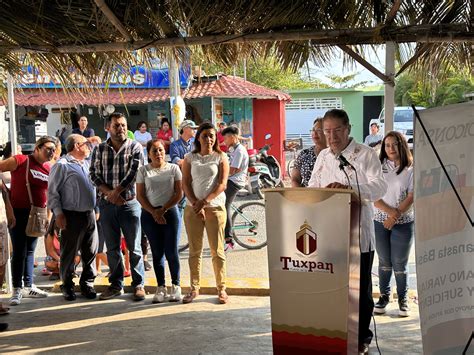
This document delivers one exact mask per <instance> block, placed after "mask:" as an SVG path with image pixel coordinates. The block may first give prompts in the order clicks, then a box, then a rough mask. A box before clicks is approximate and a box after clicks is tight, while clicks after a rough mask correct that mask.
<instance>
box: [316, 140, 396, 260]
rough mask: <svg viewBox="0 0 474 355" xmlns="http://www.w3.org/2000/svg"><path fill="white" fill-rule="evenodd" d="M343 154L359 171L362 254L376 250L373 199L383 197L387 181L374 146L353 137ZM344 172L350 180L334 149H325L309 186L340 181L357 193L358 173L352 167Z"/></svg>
mask: <svg viewBox="0 0 474 355" xmlns="http://www.w3.org/2000/svg"><path fill="white" fill-rule="evenodd" d="M341 154H342V155H343V156H344V157H345V158H346V159H347V161H348V162H349V163H351V164H352V165H353V166H354V167H355V168H356V170H357V177H358V179H359V187H360V198H361V200H362V208H361V236H360V248H361V251H362V252H363V253H366V252H369V251H371V250H374V249H375V231H374V210H373V202H374V201H377V200H379V199H381V198H382V196H383V195H384V194H385V192H386V191H387V183H386V182H385V181H384V179H383V177H382V167H381V164H380V160H379V158H378V157H377V154H376V153H375V150H373V149H372V148H370V147H368V146H366V145H364V144H360V143H357V142H356V141H354V139H351V142H350V143H349V145H348V146H347V147H346V148H345V149H344V150H343V151H342V152H341ZM345 171H346V173H347V175H348V176H349V181H347V177H346V175H345V174H344V172H342V171H341V170H340V169H339V161H338V160H337V159H336V156H335V155H334V153H333V152H332V151H331V149H329V148H326V149H323V150H322V151H321V152H320V153H319V154H318V158H317V159H316V163H315V164H314V168H313V173H312V174H311V179H310V180H309V183H308V187H326V186H327V185H329V184H330V183H332V182H339V183H341V184H344V185H350V186H351V187H352V189H353V190H354V191H356V192H358V189H357V181H356V176H355V172H354V171H353V170H352V169H350V168H345ZM336 212H337V211H335V213H336Z"/></svg>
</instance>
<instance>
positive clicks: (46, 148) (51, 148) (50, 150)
mask: <svg viewBox="0 0 474 355" xmlns="http://www.w3.org/2000/svg"><path fill="white" fill-rule="evenodd" d="M42 148H44V149H45V150H46V151H48V153H54V152H55V151H56V147H47V146H45V145H44V146H42Z"/></svg>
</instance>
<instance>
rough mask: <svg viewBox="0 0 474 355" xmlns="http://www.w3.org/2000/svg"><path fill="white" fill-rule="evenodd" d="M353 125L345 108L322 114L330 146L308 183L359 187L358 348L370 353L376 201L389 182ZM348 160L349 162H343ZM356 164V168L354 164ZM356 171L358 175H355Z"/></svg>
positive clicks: (325, 150)
mask: <svg viewBox="0 0 474 355" xmlns="http://www.w3.org/2000/svg"><path fill="white" fill-rule="evenodd" d="M350 131H351V126H350V123H349V117H348V116H347V113H346V112H345V111H344V110H339V109H333V110H329V111H328V112H326V114H325V115H324V118H323V133H324V135H325V136H326V140H327V143H328V148H326V149H324V150H322V151H321V152H320V153H319V155H318V158H317V159H316V163H315V165H314V168H313V173H312V175H311V179H310V181H309V184H308V187H323V188H343V189H354V190H355V191H357V192H359V191H360V199H361V202H362V206H361V221H360V224H361V226H360V227H361V235H360V251H361V257H360V296H359V351H360V352H361V353H367V352H368V348H369V344H370V342H371V340H372V332H371V330H370V328H369V327H370V319H371V317H372V311H373V308H374V300H373V298H372V277H371V270H372V263H373V258H374V249H375V233H374V223H373V217H374V211H373V202H374V201H377V200H378V199H380V198H382V197H383V196H384V194H385V192H386V190H387V184H386V183H385V182H384V180H383V177H382V167H381V164H380V161H379V159H378V157H377V154H376V152H375V151H374V150H373V149H372V148H370V147H368V146H366V145H363V144H360V143H357V142H356V141H355V140H354V139H353V138H351V137H349V134H350ZM344 160H346V161H347V162H348V163H349V164H350V165H349V166H343V165H344V164H341V161H343V162H344ZM352 167H353V168H352ZM356 172H357V176H356Z"/></svg>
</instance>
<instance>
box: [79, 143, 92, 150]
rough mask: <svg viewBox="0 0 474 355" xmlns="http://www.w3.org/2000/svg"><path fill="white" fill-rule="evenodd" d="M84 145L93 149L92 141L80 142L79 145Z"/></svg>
mask: <svg viewBox="0 0 474 355" xmlns="http://www.w3.org/2000/svg"><path fill="white" fill-rule="evenodd" d="M84 145H85V146H87V148H89V149H92V143H91V142H89V141H86V142H82V143H79V147H82V146H84Z"/></svg>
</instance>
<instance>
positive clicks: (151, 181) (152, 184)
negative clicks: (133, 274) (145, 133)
mask: <svg viewBox="0 0 474 355" xmlns="http://www.w3.org/2000/svg"><path fill="white" fill-rule="evenodd" d="M147 150H148V155H149V157H150V159H151V162H150V164H147V165H145V166H142V167H140V169H139V170H138V173H137V199H138V201H139V202H140V204H141V205H142V209H143V210H142V216H141V224H142V228H143V231H144V232H145V234H146V236H147V237H148V240H149V242H150V247H151V253H152V255H153V266H154V269H155V275H156V281H157V284H158V287H157V289H156V293H155V296H154V297H153V303H161V302H164V301H170V302H177V301H180V300H181V288H180V285H179V284H180V279H179V275H180V266H179V255H178V242H179V235H178V230H179V225H180V223H181V218H180V213H179V212H178V207H177V203H178V201H179V200H181V198H182V197H183V192H182V184H181V170H180V169H179V167H178V166H177V165H176V164H171V163H167V162H166V159H165V155H166V153H165V145H164V142H163V141H162V140H160V139H154V140H152V141H149V142H148V144H147ZM165 256H166V260H167V261H168V266H169V269H170V275H171V289H170V292H168V290H167V288H166V285H165Z"/></svg>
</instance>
